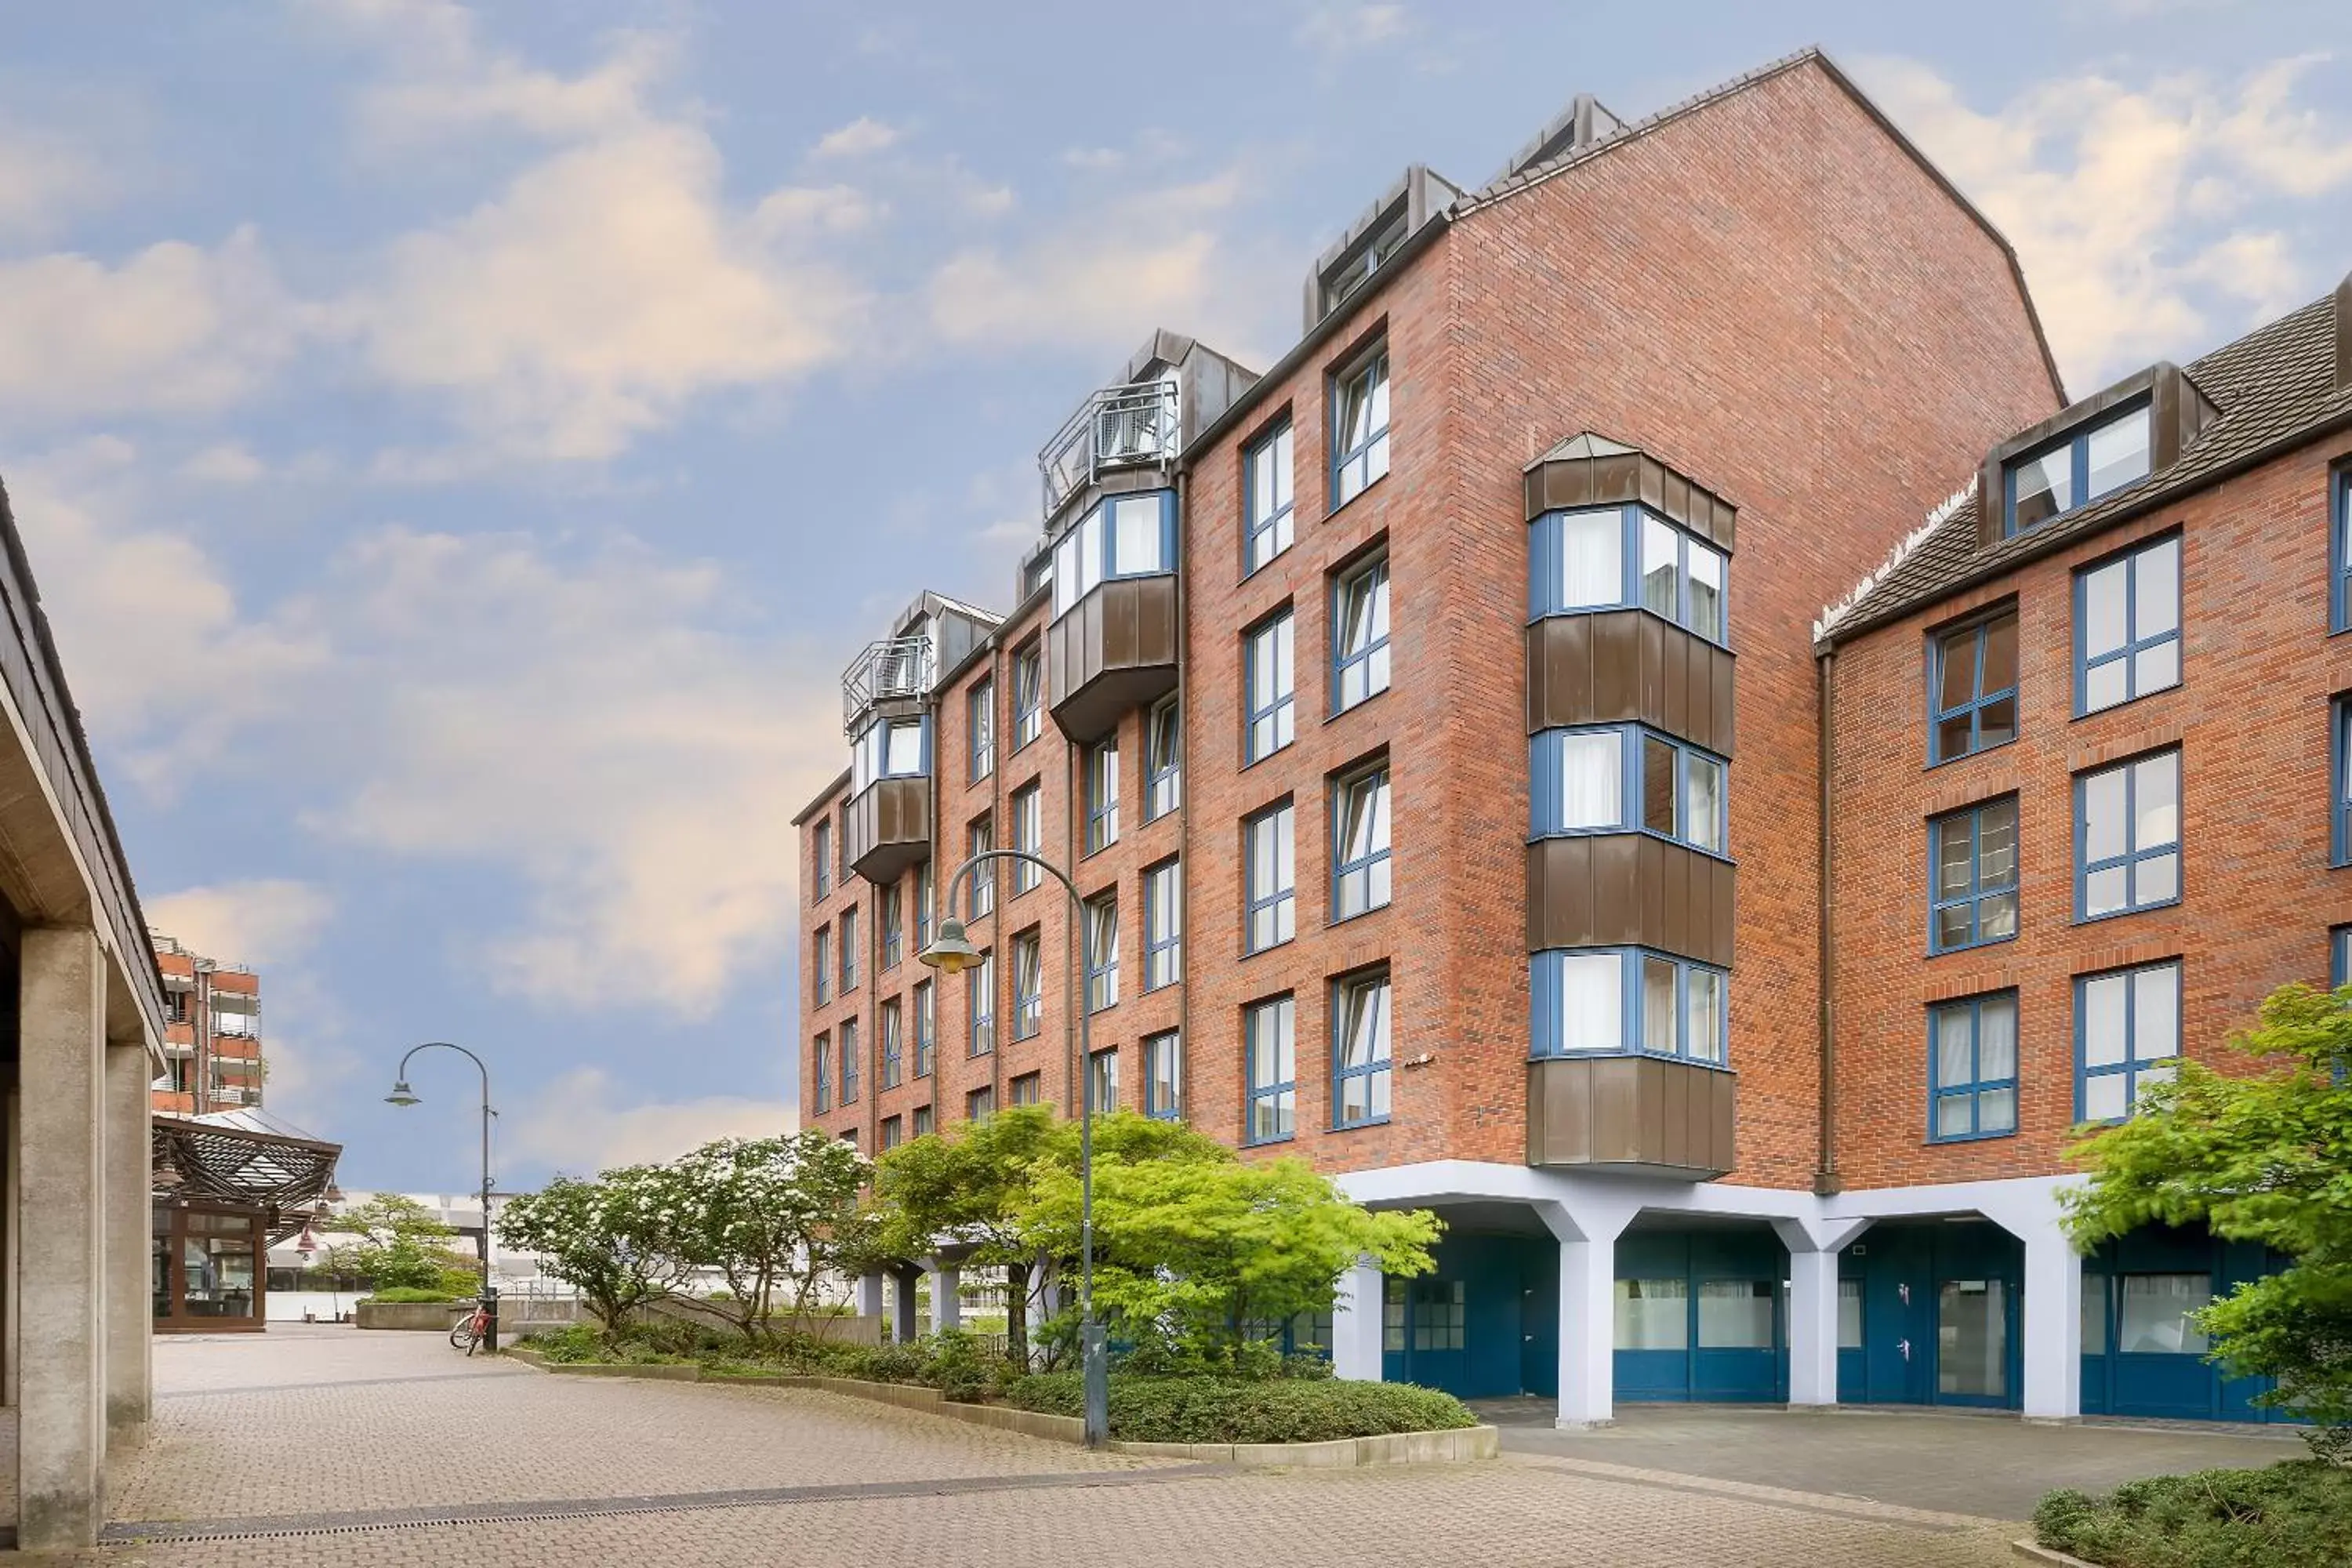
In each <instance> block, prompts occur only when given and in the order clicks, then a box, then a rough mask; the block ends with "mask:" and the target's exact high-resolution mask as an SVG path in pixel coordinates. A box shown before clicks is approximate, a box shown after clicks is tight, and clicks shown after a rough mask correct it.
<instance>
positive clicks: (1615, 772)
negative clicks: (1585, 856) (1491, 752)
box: [1528, 724, 1731, 855]
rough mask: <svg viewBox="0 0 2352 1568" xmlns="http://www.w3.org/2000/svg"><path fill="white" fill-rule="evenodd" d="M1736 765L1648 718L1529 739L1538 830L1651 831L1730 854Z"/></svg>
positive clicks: (1533, 824)
mask: <svg viewBox="0 0 2352 1568" xmlns="http://www.w3.org/2000/svg"><path fill="white" fill-rule="evenodd" d="M1729 766H1730V764H1729V763H1726V762H1725V761H1724V760H1723V759H1722V758H1721V757H1718V756H1717V755H1716V754H1715V753H1714V752H1708V751H1702V750H1701V749H1700V748H1698V747H1696V746H1694V745H1691V744H1690V743H1688V742H1684V741H1677V740H1675V738H1674V737H1673V736H1671V735H1664V734H1661V733H1659V732H1658V731H1655V730H1651V729H1648V728H1645V727H1644V726H1643V725H1640V724H1611V725H1606V726H1601V727H1596V728H1591V729H1574V730H1539V731H1537V732H1536V733H1535V734H1534V735H1532V736H1530V737H1529V738H1528V778H1529V780H1530V781H1531V783H1532V785H1533V787H1532V788H1531V789H1530V790H1529V792H1528V804H1529V805H1530V807H1531V819H1530V822H1529V828H1530V836H1531V837H1537V838H1556V837H1570V836H1573V835H1576V834H1582V833H1649V834H1654V835H1656V836H1657V837H1661V838H1671V839H1673V840H1675V842H1676V843H1678V844H1687V845H1689V846H1690V847H1692V848H1694V849H1703V850H1705V851H1706V853H1708V854H1710V855H1724V854H1726V853H1727V847H1728V846H1729V844H1730V841H1731V820H1730V818H1731V804H1730V797H1729V792H1728V789H1727V778H1728V769H1729Z"/></svg>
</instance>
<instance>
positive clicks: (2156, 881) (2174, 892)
mask: <svg viewBox="0 0 2352 1568" xmlns="http://www.w3.org/2000/svg"><path fill="white" fill-rule="evenodd" d="M2179 896H2180V857H2179V855H2177V854H2175V853H2173V852H2171V851H2169V850H2168V851H2167V852H2165V853H2164V854H2162V855H2153V856H2150V857H2149V858H2147V859H2145V860H2142V861H2140V862H2139V863H2138V864H2137V865H2135V866H2134V867H2133V868H2132V903H2133V904H2134V905H2136V906H2137V905H2146V904H2161V903H2165V902H2168V901H2169V900H2173V899H2177V898H2179Z"/></svg>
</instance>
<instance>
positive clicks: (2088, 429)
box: [2001, 402, 2150, 535]
mask: <svg viewBox="0 0 2352 1568" xmlns="http://www.w3.org/2000/svg"><path fill="white" fill-rule="evenodd" d="M2149 451H2150V447H2149V421H2148V405H2147V403H2145V402H2141V403H2138V404H2136V405H2133V406H2131V407H2129V408H2126V409H2125V410H2124V411H2123V412H2122V413H2120V414H2115V415H2110V416H2107V417H2106V418H2105V419H2102V420H2100V421H2099V422H2098V423H2097V424H2095V425H2086V426H2081V427H2079V428H2077V429H2075V430H2074V431H2071V432H2069V433H2068V434H2067V435H2064V436H2062V437H2059V438H2058V439H2057V440H2056V441H2055V442H2053V444H2051V445H2049V446H2046V447H2042V448H2040V449H2039V450H2037V451H2034V452H2032V453H2029V454H2027V455H2026V456H2024V457H2021V458H2015V459H2013V460H2012V461H2011V463H2010V464H2009V466H2008V467H2007V468H2004V469H2003V470H2002V473H2001V482H2002V487H2003V489H2004V491H2005V505H2004V510H2003V512H2002V521H2001V532H2002V533H2003V534H2004V535H2009V534H2018V533H2023V532H2024V531H2026V530H2028V529H2031V528H2038V527H2040V526H2041V525H2042V524H2043V523H2045V522H2048V521H2050V520H2051V519H2053V518H2054V517H2059V516H2063V514H2065V513H2067V512H2070V511H2072V510H2074V509H2075V508H2076V507H2079V506H2087V505H2089V504H2090V503H2091V502H2093V501H2095V500H2098V499H2099V498H2100V497H2101V496H2104V495H2106V494H2108V493H2109V492H2111V491H2114V490H2119V489H2123V488H2124V486H2126V485H2127V484H2130V483H2132V482H2133V481H2134V480H2136V479H2146V478H2147V476H2148V472H2149V467H2150V464H2149Z"/></svg>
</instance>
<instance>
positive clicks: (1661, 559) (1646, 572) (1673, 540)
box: [1642, 514, 1682, 621]
mask: <svg viewBox="0 0 2352 1568" xmlns="http://www.w3.org/2000/svg"><path fill="white" fill-rule="evenodd" d="M1681 546H1682V540H1681V538H1680V536H1678V535H1677V534H1676V533H1675V531H1674V530H1673V529H1671V528H1669V527H1667V526H1666V525H1665V524H1664V523H1663V522H1660V521H1658V520H1657V519H1656V518H1654V517H1651V516H1648V515H1646V514H1644V515H1643V519H1642V605H1643V608H1644V609H1650V610H1655V611H1656V612H1657V613H1658V614H1660V615H1662V616H1665V617H1666V619H1668V620H1670V621H1671V620H1673V619H1675V616H1676V612H1677V610H1678V608H1679V606H1678V605H1676V604H1675V580H1676V577H1677V575H1678V574H1679V573H1680V570H1681V561H1680V557H1681V553H1682V549H1681Z"/></svg>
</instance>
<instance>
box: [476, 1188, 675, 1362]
mask: <svg viewBox="0 0 2352 1568" xmlns="http://www.w3.org/2000/svg"><path fill="white" fill-rule="evenodd" d="M668 1189H669V1183H668V1180H667V1177H666V1176H665V1174H664V1173H663V1172H662V1171H661V1170H660V1169H659V1168H658V1167H656V1166H652V1165H624V1166H622V1167H620V1168H619V1169H617V1170H611V1171H606V1172H605V1173H604V1174H603V1175H601V1176H599V1177H597V1178H596V1179H595V1180H594V1181H593V1182H584V1181H580V1180H578V1179H576V1178H574V1177H571V1176H558V1177H556V1178H555V1179H554V1180H553V1181H551V1182H550V1183H548V1184H547V1185H545V1186H544V1187H541V1189H540V1190H539V1191H538V1192H535V1193H524V1194H520V1196H517V1197H512V1198H509V1199H508V1200H507V1202H506V1205H505V1206H504V1207H502V1208H501V1209H500V1210H499V1236H500V1237H502V1238H503V1239H504V1240H505V1242H506V1244H507V1245H508V1246H509V1247H520V1248H522V1249H524V1250H526V1251H530V1252H536V1253H538V1254H540V1255H541V1258H543V1259H544V1260H545V1265H544V1266H545V1268H546V1269H547V1271H548V1272H549V1273H550V1274H552V1275H554V1276H555V1277H556V1278H557V1279H562V1280H563V1281H565V1282H566V1283H567V1284H571V1285H574V1286H577V1287H578V1288H579V1289H580V1293H581V1294H582V1295H583V1296H585V1297H586V1298H587V1299H588V1304H589V1305H590V1306H591V1307H593V1309H594V1310H595V1312H596V1315H597V1316H598V1317H599V1318H601V1319H602V1320H604V1322H605V1323H607V1324H619V1323H623V1322H625V1321H627V1320H628V1318H629V1316H630V1314H631V1313H633V1312H635V1310H637V1309H638V1308H640V1307H643V1306H645V1305H646V1303H647V1302H650V1301H653V1300H658V1299H660V1298H661V1297H664V1296H667V1295H669V1294H671V1293H672V1292H674V1291H676V1290H677V1289H679V1288H680V1286H681V1285H682V1284H683V1283H684V1281H685V1279H686V1275H687V1271H688V1265H687V1264H686V1262H685V1260H684V1259H683V1258H681V1257H680V1256H679V1254H678V1248H677V1245H676V1241H675V1238H674V1237H672V1236H671V1235H670V1231H671V1228H672V1226H671V1224H670V1215H671V1210H670V1207H669V1204H670V1193H669V1190H668Z"/></svg>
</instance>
